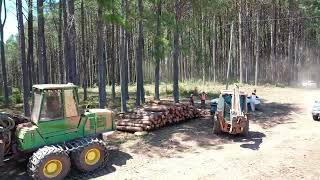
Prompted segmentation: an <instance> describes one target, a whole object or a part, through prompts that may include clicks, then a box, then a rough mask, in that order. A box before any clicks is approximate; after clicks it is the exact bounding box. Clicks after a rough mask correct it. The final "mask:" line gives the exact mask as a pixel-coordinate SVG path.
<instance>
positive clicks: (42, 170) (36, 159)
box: [28, 146, 70, 180]
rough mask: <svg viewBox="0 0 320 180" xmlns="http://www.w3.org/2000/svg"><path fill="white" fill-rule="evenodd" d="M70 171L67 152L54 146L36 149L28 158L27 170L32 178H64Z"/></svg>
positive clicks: (57, 179) (56, 179)
mask: <svg viewBox="0 0 320 180" xmlns="http://www.w3.org/2000/svg"><path fill="white" fill-rule="evenodd" d="M69 171H70V158H69V156H68V154H67V153H66V152H64V151H62V150H61V149H59V148H57V147H55V146H49V147H48V146H46V147H43V148H41V149H39V150H38V151H36V152H35V153H34V154H33V155H32V156H31V158H30V159H29V164H28V172H29V175H30V176H31V177H32V178H34V179H41V180H42V179H54V180H60V179H64V178H65V177H66V176H67V174H68V173H69Z"/></svg>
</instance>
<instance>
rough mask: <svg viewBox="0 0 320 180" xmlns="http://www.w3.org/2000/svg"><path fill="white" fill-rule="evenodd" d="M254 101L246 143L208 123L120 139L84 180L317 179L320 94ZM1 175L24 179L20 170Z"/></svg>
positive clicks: (272, 93)
mask: <svg viewBox="0 0 320 180" xmlns="http://www.w3.org/2000/svg"><path fill="white" fill-rule="evenodd" d="M258 96H261V97H262V98H263V99H264V101H263V110H262V111H261V112H257V113H255V114H254V117H253V118H252V121H251V124H250V136H249V137H248V138H240V137H237V136H230V135H222V136H216V135H214V134H213V133H212V122H211V120H210V119H209V118H205V119H197V120H192V121H189V122H186V123H183V124H179V125H176V126H171V127H167V128H164V129H161V130H157V131H154V132H152V133H150V134H148V135H147V136H144V137H142V138H138V137H134V136H132V135H130V134H123V133H121V134H118V135H117V139H116V140H115V143H114V144H113V146H112V147H113V150H112V151H111V157H110V165H109V166H108V167H106V169H105V170H104V171H100V172H97V173H95V174H93V175H92V176H88V177H85V178H84V179H90V178H94V179H101V180H102V179H152V180H153V179H154V180H157V179H159V180H160V179H161V180H163V179H290V180H291V179H320V168H319V165H320V122H315V121H313V120H312V117H311V114H310V111H311V105H312V102H313V100H314V99H315V98H316V97H317V98H318V99H320V90H302V89H281V88H263V89H262V88H261V89H258ZM0 172H1V173H0V177H1V176H2V177H4V176H6V177H9V176H10V177H13V178H14V179H25V178H26V175H25V172H24V168H23V166H22V165H21V167H20V168H15V169H12V168H7V169H4V170H1V169H0ZM10 174H11V175H10ZM73 174H74V173H73ZM75 176H76V178H77V179H79V175H75ZM69 178H71V179H72V176H70V177H69Z"/></svg>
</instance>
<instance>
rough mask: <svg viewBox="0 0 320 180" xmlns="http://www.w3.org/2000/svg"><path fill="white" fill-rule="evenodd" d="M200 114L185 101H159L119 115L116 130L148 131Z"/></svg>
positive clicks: (196, 116)
mask: <svg viewBox="0 0 320 180" xmlns="http://www.w3.org/2000/svg"><path fill="white" fill-rule="evenodd" d="M200 116H201V112H200V111H199V110H198V109H197V108H196V107H194V106H191V105H189V104H187V103H173V102H168V101H160V102H157V103H152V104H150V105H148V106H145V107H144V108H141V109H138V110H137V111H136V112H133V113H128V114H123V115H121V116H120V119H118V121H117V123H116V125H117V130H120V131H127V132H137V131H150V130H153V129H155V128H159V127H162V126H165V125H168V124H172V123H177V122H181V121H185V120H188V119H193V118H198V117H200Z"/></svg>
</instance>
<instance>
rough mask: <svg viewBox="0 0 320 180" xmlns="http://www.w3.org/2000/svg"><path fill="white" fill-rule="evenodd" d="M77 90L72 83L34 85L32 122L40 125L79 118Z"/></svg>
mask: <svg viewBox="0 0 320 180" xmlns="http://www.w3.org/2000/svg"><path fill="white" fill-rule="evenodd" d="M77 88H78V87H77V86H75V85H73V84H72V83H69V84H41V85H34V86H33V105H32V114H31V121H32V122H33V123H35V124H39V123H41V122H46V121H53V120H59V119H64V118H68V117H77V116H79V110H78V103H79V100H78V96H77Z"/></svg>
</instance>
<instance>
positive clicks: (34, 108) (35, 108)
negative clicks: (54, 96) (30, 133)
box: [31, 91, 41, 123]
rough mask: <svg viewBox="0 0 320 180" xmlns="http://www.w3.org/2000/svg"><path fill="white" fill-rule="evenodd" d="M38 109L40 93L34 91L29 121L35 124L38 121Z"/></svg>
mask: <svg viewBox="0 0 320 180" xmlns="http://www.w3.org/2000/svg"><path fill="white" fill-rule="evenodd" d="M40 107H41V94H40V92H37V91H35V92H34V93H33V104H32V114H31V120H32V121H33V122H35V123H37V122H38V119H39V114H40Z"/></svg>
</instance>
